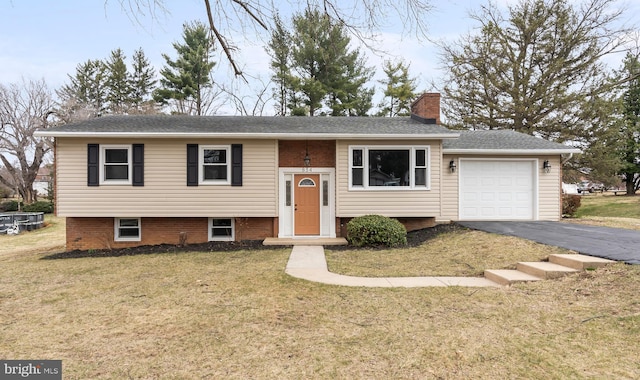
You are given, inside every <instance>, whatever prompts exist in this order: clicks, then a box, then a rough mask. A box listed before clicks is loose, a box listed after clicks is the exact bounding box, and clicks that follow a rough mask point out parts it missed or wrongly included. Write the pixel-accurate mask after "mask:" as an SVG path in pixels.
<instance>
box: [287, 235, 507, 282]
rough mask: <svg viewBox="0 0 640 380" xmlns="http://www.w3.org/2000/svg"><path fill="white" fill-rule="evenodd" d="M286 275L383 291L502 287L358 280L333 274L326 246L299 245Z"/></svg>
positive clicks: (426, 279)
mask: <svg viewBox="0 0 640 380" xmlns="http://www.w3.org/2000/svg"><path fill="white" fill-rule="evenodd" d="M285 272H286V273H287V274H288V275H290V276H293V277H296V278H300V279H303V280H308V281H313V282H320V283H323V284H329V285H341V286H362V287H379V288H393V287H403V288H417V287H427V286H468V287H488V286H497V287H499V286H500V285H499V284H497V283H495V282H493V281H490V280H487V279H486V278H484V277H375V278H373V277H354V276H344V275H341V274H335V273H331V272H329V270H328V268H327V260H326V258H325V256H324V248H323V247H322V246H306V245H296V246H294V247H293V249H292V250H291V256H289V262H288V263H287V268H286V270H285Z"/></svg>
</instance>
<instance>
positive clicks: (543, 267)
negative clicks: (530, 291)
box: [516, 261, 578, 280]
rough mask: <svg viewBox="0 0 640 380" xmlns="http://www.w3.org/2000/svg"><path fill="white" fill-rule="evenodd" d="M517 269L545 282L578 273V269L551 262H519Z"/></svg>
mask: <svg viewBox="0 0 640 380" xmlns="http://www.w3.org/2000/svg"><path fill="white" fill-rule="evenodd" d="M516 269H517V270H519V271H520V272H524V273H527V274H530V275H532V276H535V277H540V278H543V279H545V280H549V279H552V278H559V277H562V276H566V275H567V274H569V273H575V272H578V270H577V269H573V268H569V267H565V266H563V265H558V264H554V263H549V262H544V261H543V262H538V261H537V262H519V263H518V264H517V265H516Z"/></svg>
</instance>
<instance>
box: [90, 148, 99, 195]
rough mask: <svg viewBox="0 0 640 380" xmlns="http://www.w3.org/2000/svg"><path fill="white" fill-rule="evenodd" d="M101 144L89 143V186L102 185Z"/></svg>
mask: <svg viewBox="0 0 640 380" xmlns="http://www.w3.org/2000/svg"><path fill="white" fill-rule="evenodd" d="M99 153H100V145H98V144H88V145H87V186H99V185H100V178H99V177H100V174H99V173H100V170H99V169H100V162H99V161H100V159H99Z"/></svg>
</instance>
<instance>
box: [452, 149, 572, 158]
mask: <svg viewBox="0 0 640 380" xmlns="http://www.w3.org/2000/svg"><path fill="white" fill-rule="evenodd" d="M442 153H443V154H476V155H496V154H500V155H513V156H526V155H531V154H549V155H553V154H574V153H582V151H581V150H580V149H576V148H569V147H567V149H446V148H445V149H443V150H442Z"/></svg>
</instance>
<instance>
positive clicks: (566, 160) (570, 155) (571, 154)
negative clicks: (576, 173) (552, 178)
mask: <svg viewBox="0 0 640 380" xmlns="http://www.w3.org/2000/svg"><path fill="white" fill-rule="evenodd" d="M560 157H562V154H561V155H560ZM571 157H573V153H569V157H567V158H566V159H564V160H563V161H562V165H564V164H566V163H567V162H569V160H570V159H571Z"/></svg>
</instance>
